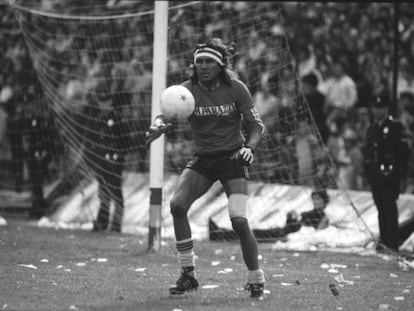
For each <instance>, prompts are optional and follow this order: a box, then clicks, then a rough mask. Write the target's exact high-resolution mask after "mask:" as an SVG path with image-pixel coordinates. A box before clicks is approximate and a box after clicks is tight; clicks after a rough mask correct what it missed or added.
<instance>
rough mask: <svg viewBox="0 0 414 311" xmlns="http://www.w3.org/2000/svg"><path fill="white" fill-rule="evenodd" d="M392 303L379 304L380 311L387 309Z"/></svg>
mask: <svg viewBox="0 0 414 311" xmlns="http://www.w3.org/2000/svg"><path fill="white" fill-rule="evenodd" d="M389 306H390V305H388V304H385V303H382V304H380V305H379V306H378V311H386V310H388V307H389Z"/></svg>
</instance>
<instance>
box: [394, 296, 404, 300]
mask: <svg viewBox="0 0 414 311" xmlns="http://www.w3.org/2000/svg"><path fill="white" fill-rule="evenodd" d="M394 300H395V301H403V300H404V296H395V297H394Z"/></svg>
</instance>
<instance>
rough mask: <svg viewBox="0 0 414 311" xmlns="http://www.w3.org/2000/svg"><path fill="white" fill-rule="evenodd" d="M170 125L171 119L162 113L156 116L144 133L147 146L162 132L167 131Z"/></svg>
mask: <svg viewBox="0 0 414 311" xmlns="http://www.w3.org/2000/svg"><path fill="white" fill-rule="evenodd" d="M172 126H173V124H172V121H170V120H168V119H167V118H166V117H164V116H163V115H159V116H156V117H155V120H154V122H153V123H152V124H151V126H150V127H149V129H148V131H147V132H146V133H145V144H146V145H147V146H148V145H149V144H151V143H152V142H153V141H154V140H156V139H157V138H158V137H160V136H161V135H162V134H164V133H166V132H168V131H169V130H170V129H171V128H172Z"/></svg>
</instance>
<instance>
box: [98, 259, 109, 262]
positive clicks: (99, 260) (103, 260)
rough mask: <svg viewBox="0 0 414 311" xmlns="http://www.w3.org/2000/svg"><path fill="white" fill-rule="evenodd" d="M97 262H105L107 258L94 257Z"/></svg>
mask: <svg viewBox="0 0 414 311" xmlns="http://www.w3.org/2000/svg"><path fill="white" fill-rule="evenodd" d="M96 261H97V262H107V261H108V259H107V258H98V259H96Z"/></svg>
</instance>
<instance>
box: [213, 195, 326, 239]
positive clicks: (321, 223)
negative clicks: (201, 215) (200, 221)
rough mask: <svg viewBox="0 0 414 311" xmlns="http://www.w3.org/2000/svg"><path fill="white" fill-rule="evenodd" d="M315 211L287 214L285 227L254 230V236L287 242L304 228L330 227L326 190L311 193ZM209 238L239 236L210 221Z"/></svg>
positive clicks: (233, 237) (234, 237)
mask: <svg viewBox="0 0 414 311" xmlns="http://www.w3.org/2000/svg"><path fill="white" fill-rule="evenodd" d="M311 199H312V203H313V209H312V210H310V211H306V212H303V213H301V214H300V217H299V216H298V214H297V213H296V212H295V211H291V212H289V213H288V214H287V217H286V224H285V226H284V227H274V228H269V229H253V234H254V236H255V237H256V239H257V241H258V242H274V241H275V240H285V239H286V236H287V235H288V234H289V233H292V232H297V231H299V229H300V228H301V227H302V226H308V227H313V228H315V229H316V230H320V229H324V228H326V227H327V226H328V225H329V219H328V218H327V217H326V215H325V212H324V210H325V208H326V206H327V205H328V203H329V195H328V193H327V192H326V190H325V189H321V190H314V191H313V192H312V193H311ZM209 236H210V240H211V241H231V240H236V239H237V235H236V234H235V232H234V231H232V230H226V229H222V228H219V227H218V226H217V225H216V224H215V223H214V222H213V220H211V219H209Z"/></svg>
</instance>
